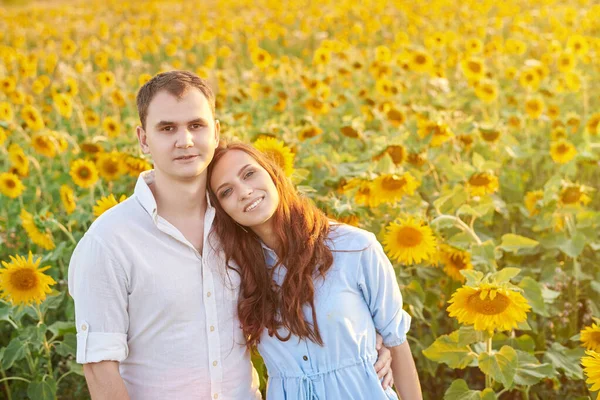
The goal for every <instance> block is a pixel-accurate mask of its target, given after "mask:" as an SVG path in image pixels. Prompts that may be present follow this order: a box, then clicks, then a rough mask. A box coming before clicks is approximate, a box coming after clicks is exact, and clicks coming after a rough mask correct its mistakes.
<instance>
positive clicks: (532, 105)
mask: <svg viewBox="0 0 600 400" xmlns="http://www.w3.org/2000/svg"><path fill="white" fill-rule="evenodd" d="M543 111H544V102H543V101H542V99H540V98H537V97H534V98H531V99H528V100H527V101H526V102H525V112H526V113H527V115H529V118H531V119H538V118H539V117H540V116H541V115H542V112H543Z"/></svg>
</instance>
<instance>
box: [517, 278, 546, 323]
mask: <svg viewBox="0 0 600 400" xmlns="http://www.w3.org/2000/svg"><path fill="white" fill-rule="evenodd" d="M519 287H520V288H521V289H523V295H524V296H525V298H526V299H527V302H528V303H529V305H530V306H531V308H532V309H533V312H535V313H536V314H539V315H542V316H544V317H548V316H549V314H548V310H547V309H546V303H545V302H544V296H543V294H542V285H540V284H539V282H538V281H536V280H534V279H532V278H530V277H528V276H526V277H525V278H523V279H522V280H521V282H519Z"/></svg>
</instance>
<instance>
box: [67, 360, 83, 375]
mask: <svg viewBox="0 0 600 400" xmlns="http://www.w3.org/2000/svg"><path fill="white" fill-rule="evenodd" d="M67 364H68V365H69V369H70V370H71V371H73V372H74V373H76V374H77V375H81V376H85V374H84V373H83V365H82V364H77V362H76V361H75V360H69V362H68V363H67Z"/></svg>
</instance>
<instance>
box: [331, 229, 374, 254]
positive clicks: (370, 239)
mask: <svg viewBox="0 0 600 400" xmlns="http://www.w3.org/2000/svg"><path fill="white" fill-rule="evenodd" d="M329 241H330V247H331V250H333V251H363V250H366V249H367V248H369V247H370V246H371V245H372V244H373V243H374V242H376V241H377V238H376V237H375V235H374V234H373V233H371V232H369V231H366V230H364V229H361V228H357V227H355V226H351V225H347V224H342V223H338V222H332V223H331V226H330V230H329Z"/></svg>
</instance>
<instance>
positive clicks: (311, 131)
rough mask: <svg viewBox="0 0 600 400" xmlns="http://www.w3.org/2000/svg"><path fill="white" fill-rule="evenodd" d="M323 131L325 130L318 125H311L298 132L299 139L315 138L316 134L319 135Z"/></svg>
mask: <svg viewBox="0 0 600 400" xmlns="http://www.w3.org/2000/svg"><path fill="white" fill-rule="evenodd" d="M321 133H323V130H322V129H321V128H319V127H318V126H314V125H309V126H307V127H305V128H302V130H301V131H300V133H298V139H300V140H306V139H310V138H314V137H315V136H319V135H320V134H321Z"/></svg>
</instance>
